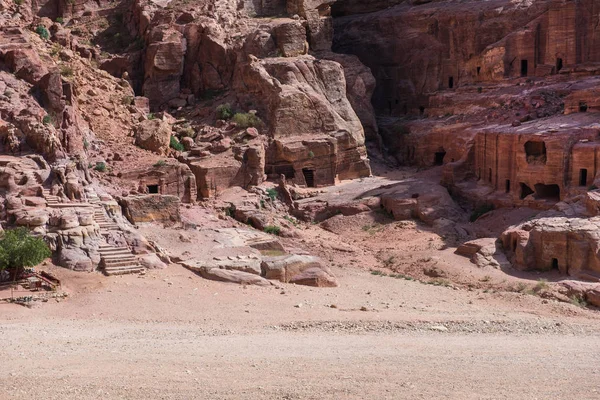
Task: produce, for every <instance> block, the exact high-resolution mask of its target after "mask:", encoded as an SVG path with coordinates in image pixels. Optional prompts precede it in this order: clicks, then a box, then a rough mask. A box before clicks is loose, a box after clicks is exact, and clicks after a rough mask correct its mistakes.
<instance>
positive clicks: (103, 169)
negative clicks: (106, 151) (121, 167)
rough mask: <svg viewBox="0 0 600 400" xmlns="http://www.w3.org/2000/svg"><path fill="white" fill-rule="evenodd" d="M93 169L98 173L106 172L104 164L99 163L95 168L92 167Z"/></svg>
mask: <svg viewBox="0 0 600 400" xmlns="http://www.w3.org/2000/svg"><path fill="white" fill-rule="evenodd" d="M94 169H95V170H96V171H98V172H106V164H105V163H103V162H101V161H99V162H97V163H96V166H95V167H94Z"/></svg>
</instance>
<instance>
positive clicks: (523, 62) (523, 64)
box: [521, 60, 527, 76]
mask: <svg viewBox="0 0 600 400" xmlns="http://www.w3.org/2000/svg"><path fill="white" fill-rule="evenodd" d="M521 76H527V60H521Z"/></svg>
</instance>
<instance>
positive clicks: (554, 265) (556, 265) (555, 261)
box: [552, 258, 558, 269]
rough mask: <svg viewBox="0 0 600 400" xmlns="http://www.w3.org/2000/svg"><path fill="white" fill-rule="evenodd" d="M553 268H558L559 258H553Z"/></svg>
mask: <svg viewBox="0 0 600 400" xmlns="http://www.w3.org/2000/svg"><path fill="white" fill-rule="evenodd" d="M552 269H558V259H557V258H553V259H552Z"/></svg>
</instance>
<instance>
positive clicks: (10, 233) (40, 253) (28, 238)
mask: <svg viewBox="0 0 600 400" xmlns="http://www.w3.org/2000/svg"><path fill="white" fill-rule="evenodd" d="M51 255H52V252H51V251H50V249H49V248H48V245H46V243H45V242H44V241H43V240H42V239H40V238H38V237H35V236H32V235H31V234H30V233H29V230H28V229H26V228H16V229H11V230H7V231H4V232H3V234H2V239H0V271H1V270H4V269H6V268H15V269H16V271H15V278H16V277H17V276H18V275H19V273H20V271H21V270H22V269H23V268H25V267H34V266H36V265H38V264H39V263H41V262H42V261H44V259H46V258H48V257H50V256H51Z"/></svg>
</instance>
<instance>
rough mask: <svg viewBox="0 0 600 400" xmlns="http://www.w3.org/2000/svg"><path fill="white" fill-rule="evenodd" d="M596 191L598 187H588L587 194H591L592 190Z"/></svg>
mask: <svg viewBox="0 0 600 400" xmlns="http://www.w3.org/2000/svg"><path fill="white" fill-rule="evenodd" d="M596 189H598V186H596V185H590V187H588V192H591V191H592V190H596Z"/></svg>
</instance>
